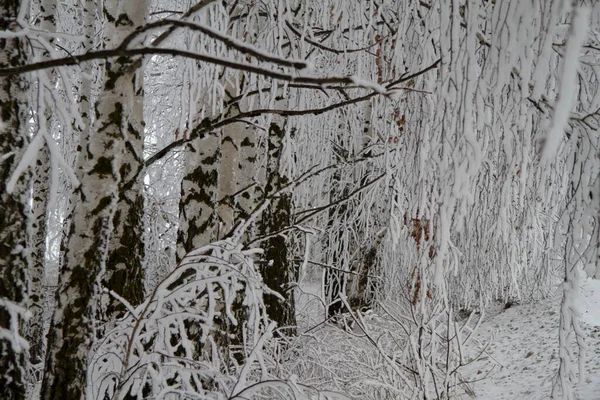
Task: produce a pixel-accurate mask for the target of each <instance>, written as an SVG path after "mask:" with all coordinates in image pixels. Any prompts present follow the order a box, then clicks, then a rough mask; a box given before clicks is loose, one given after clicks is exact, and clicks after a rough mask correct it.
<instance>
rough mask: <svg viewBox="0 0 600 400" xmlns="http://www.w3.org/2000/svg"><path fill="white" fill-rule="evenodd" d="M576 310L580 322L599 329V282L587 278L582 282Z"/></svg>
mask: <svg viewBox="0 0 600 400" xmlns="http://www.w3.org/2000/svg"><path fill="white" fill-rule="evenodd" d="M577 309H578V310H579V312H580V313H581V319H582V321H584V322H585V323H587V324H589V325H592V326H596V327H600V280H598V279H591V278H587V279H586V280H585V281H583V283H582V285H581V292H580V294H579V298H578V302H577Z"/></svg>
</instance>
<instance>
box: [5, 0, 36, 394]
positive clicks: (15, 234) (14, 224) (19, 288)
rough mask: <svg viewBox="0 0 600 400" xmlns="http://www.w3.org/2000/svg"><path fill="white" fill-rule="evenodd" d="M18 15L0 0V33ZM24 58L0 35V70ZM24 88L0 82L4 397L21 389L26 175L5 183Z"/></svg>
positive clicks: (19, 144) (19, 81) (23, 137)
mask: <svg viewBox="0 0 600 400" xmlns="http://www.w3.org/2000/svg"><path fill="white" fill-rule="evenodd" d="M18 13H19V2H18V1H12V0H0V16H1V17H0V31H8V32H10V31H11V26H10V25H11V24H13V23H14V21H15V20H16V19H17V15H18ZM24 61H25V55H24V52H23V47H22V44H21V42H20V41H19V40H18V39H5V38H2V39H0V68H9V67H16V66H19V65H21V64H23V63H24ZM26 88H27V85H26V81H25V80H24V79H23V78H21V77H19V76H9V77H4V78H2V80H0V121H1V122H0V157H2V161H1V162H0V390H1V392H0V393H1V394H0V396H2V397H3V398H5V399H23V398H25V393H26V386H25V375H26V370H25V367H26V362H27V357H26V353H27V347H26V342H25V340H24V339H23V337H22V336H23V335H24V332H23V325H24V322H25V321H24V317H25V313H26V311H27V306H28V298H27V297H28V296H27V281H26V270H27V268H28V262H27V256H26V245H27V244H26V240H27V233H26V232H27V218H26V212H25V202H26V198H27V188H28V187H29V186H28V181H29V175H28V174H25V175H23V176H21V178H20V179H19V180H18V181H17V182H16V184H15V185H14V186H13V187H12V188H9V187H8V183H9V179H11V176H12V174H13V172H14V171H15V168H16V167H17V165H18V163H19V161H20V159H21V157H22V155H23V151H24V148H25V146H26V143H27V129H26V125H25V121H26V119H25V111H26V104H25V103H26V100H25V99H26V90H27V89H26ZM8 189H12V191H11V192H10V193H9V190H8Z"/></svg>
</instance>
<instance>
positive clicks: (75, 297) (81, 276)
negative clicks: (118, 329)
mask: <svg viewBox="0 0 600 400" xmlns="http://www.w3.org/2000/svg"><path fill="white" fill-rule="evenodd" d="M146 8H147V7H146V4H145V2H130V1H117V0H111V1H107V2H105V5H104V13H105V15H106V16H107V20H108V21H107V27H106V29H107V34H106V42H107V44H108V45H110V46H114V45H116V44H118V43H119V42H120V41H121V40H122V39H123V38H124V37H125V36H126V35H127V34H128V33H130V32H131V31H132V30H133V29H135V28H136V27H137V24H139V23H142V22H143V16H144V15H145V13H146ZM117 21H118V24H117ZM136 61H137V59H132V58H130V57H119V58H118V59H115V60H108V61H107V62H106V72H105V77H104V87H103V93H102V95H101V96H100V97H99V100H98V102H97V104H96V106H95V114H96V115H97V120H96V121H95V124H94V128H93V134H90V136H89V138H87V140H86V141H85V142H82V143H81V149H82V150H81V152H80V154H79V157H78V161H77V163H78V168H77V174H78V179H79V182H80V185H79V187H77V188H76V190H75V193H74V199H75V201H74V202H73V203H74V204H75V207H74V210H73V217H72V221H71V227H70V232H69V236H68V240H67V247H66V249H65V253H64V262H63V265H62V266H61V271H60V275H59V282H58V290H57V294H56V308H55V311H54V315H53V317H52V325H51V328H50V333H49V335H48V356H47V360H46V370H45V374H44V381H43V385H42V398H45V399H82V398H84V397H85V383H86V370H87V358H88V354H89V352H90V348H91V345H92V340H93V335H94V329H95V326H94V315H95V311H94V308H95V304H96V291H97V287H96V282H97V281H98V279H101V278H102V275H103V272H104V271H105V269H106V261H107V257H108V254H107V253H108V243H109V240H110V232H111V230H112V228H113V217H114V215H115V210H116V205H117V202H118V200H119V189H120V186H119V185H120V183H121V181H122V180H121V177H122V176H125V177H128V176H129V173H130V172H131V171H130V170H129V168H131V166H130V165H129V163H128V161H125V162H124V161H123V159H124V158H125V157H124V155H125V152H126V150H125V148H126V146H129V144H126V143H128V137H129V129H128V128H129V123H128V121H127V116H128V115H129V114H130V107H131V105H130V104H131V101H132V99H133V95H134V89H133V83H132V82H131V77H132V74H131V73H130V71H131V68H132V65H133V64H134V63H136Z"/></svg>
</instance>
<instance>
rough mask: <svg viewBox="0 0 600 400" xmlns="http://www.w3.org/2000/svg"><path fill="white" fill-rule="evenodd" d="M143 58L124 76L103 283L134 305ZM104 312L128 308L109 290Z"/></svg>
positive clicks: (140, 12) (141, 1)
mask: <svg viewBox="0 0 600 400" xmlns="http://www.w3.org/2000/svg"><path fill="white" fill-rule="evenodd" d="M148 3H149V2H148V0H136V6H135V7H136V14H135V15H134V17H135V18H136V20H134V22H135V23H134V25H133V26H141V25H142V24H143V23H144V22H145V21H146V15H147V12H148ZM140 66H141V60H138V62H136V63H135V65H131V68H129V69H127V70H126V71H125V73H124V75H123V76H122V77H121V79H122V81H123V82H127V87H126V90H127V91H126V92H125V91H124V93H123V94H122V99H123V106H124V109H123V113H124V115H123V121H126V124H127V125H126V128H125V130H126V133H125V134H126V136H125V138H126V143H125V147H124V154H123V159H122V164H121V170H120V178H121V180H120V182H119V187H118V190H119V195H118V196H119V197H118V200H117V209H116V211H115V215H114V218H113V221H112V222H113V227H112V231H111V236H110V241H109V243H108V255H107V262H106V272H105V275H104V277H103V280H102V285H103V286H104V287H105V288H107V289H109V290H111V291H114V292H115V293H116V294H118V295H119V296H121V297H122V298H124V299H125V300H127V301H128V302H129V303H131V304H132V305H138V304H140V303H141V302H142V300H143V298H144V268H143V262H144V240H143V235H144V226H143V219H144V196H143V192H142V183H143V182H142V178H143V177H142V176H141V175H140V174H141V172H142V168H143V165H144V160H143V151H144V118H143V117H144V115H143V114H144V92H143V84H142V83H143V73H142V71H141V70H139V67H140ZM101 307H102V312H103V314H104V319H105V320H106V321H114V320H116V319H117V318H118V315H119V314H120V313H121V312H123V311H125V307H124V306H123V305H122V304H121V303H120V302H119V301H117V300H116V299H115V298H114V297H113V296H110V295H109V294H108V293H104V294H103V295H102V304H101Z"/></svg>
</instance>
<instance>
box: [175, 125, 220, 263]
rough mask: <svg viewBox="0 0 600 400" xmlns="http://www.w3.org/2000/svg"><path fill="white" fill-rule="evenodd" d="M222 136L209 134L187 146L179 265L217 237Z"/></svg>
mask: <svg viewBox="0 0 600 400" xmlns="http://www.w3.org/2000/svg"><path fill="white" fill-rule="evenodd" d="M218 163H219V137H218V135H217V133H216V132H209V133H207V134H206V135H205V136H204V137H202V138H198V139H194V140H192V141H191V142H190V143H188V145H187V146H186V166H185V173H184V176H183V180H182V182H181V201H180V207H179V231H178V233H177V262H179V261H181V260H182V259H183V257H184V256H185V255H186V254H187V253H188V252H190V251H192V250H194V249H197V248H200V247H202V246H204V245H206V244H209V243H211V242H213V241H214V240H216V238H217V232H218V230H217V228H218V227H217V214H216V208H217V187H218V175H219V169H218V168H219V164H218Z"/></svg>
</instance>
